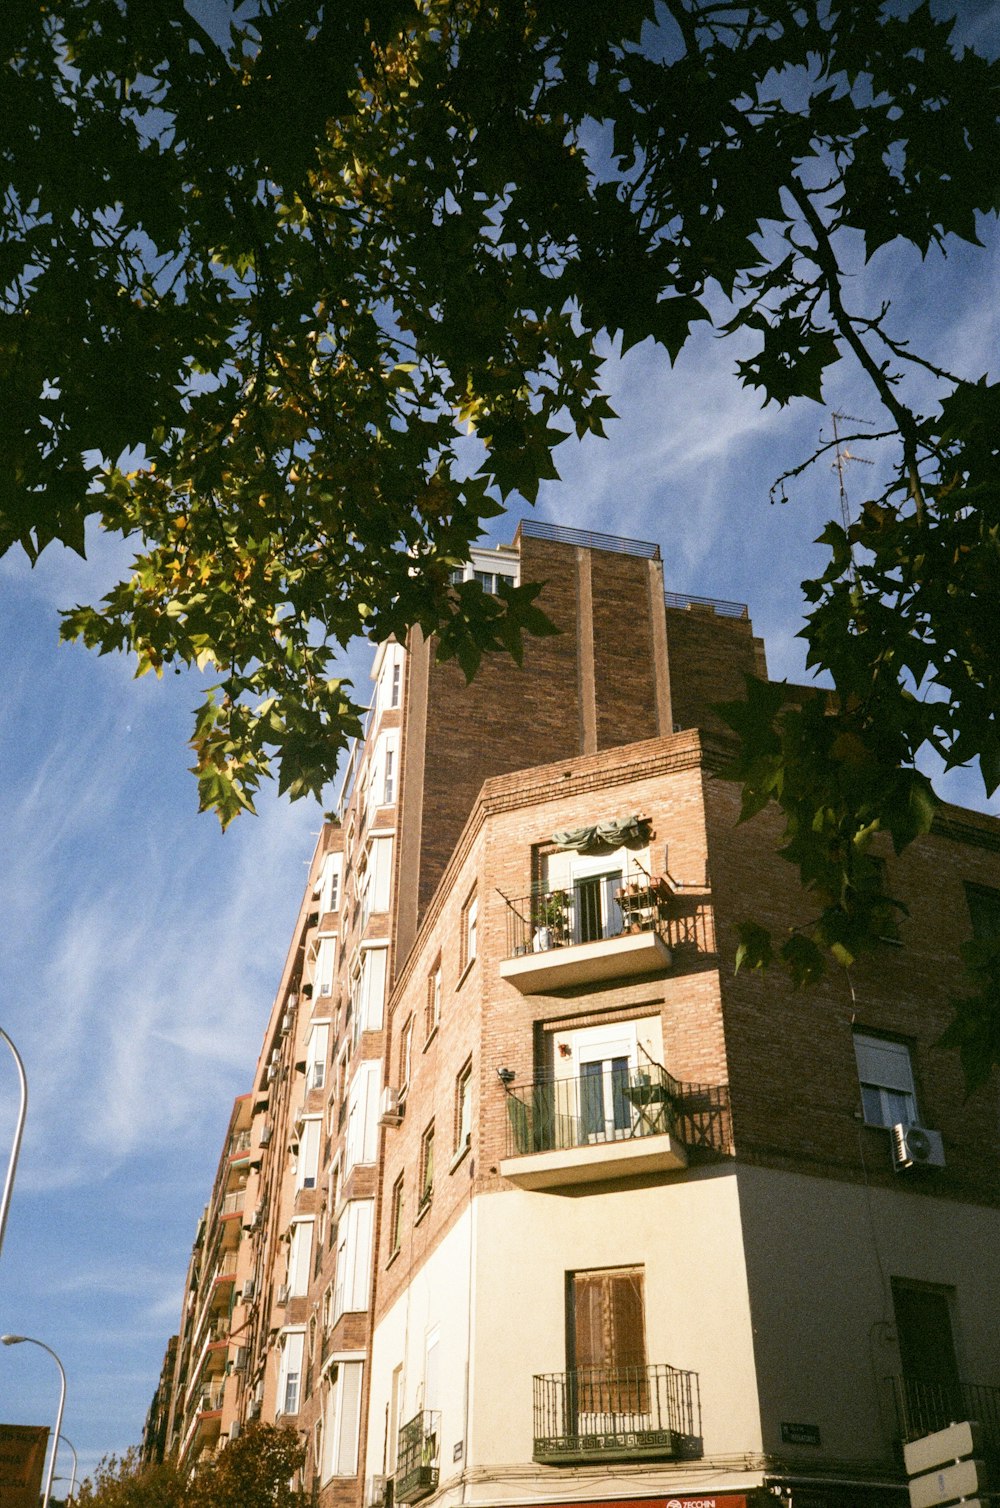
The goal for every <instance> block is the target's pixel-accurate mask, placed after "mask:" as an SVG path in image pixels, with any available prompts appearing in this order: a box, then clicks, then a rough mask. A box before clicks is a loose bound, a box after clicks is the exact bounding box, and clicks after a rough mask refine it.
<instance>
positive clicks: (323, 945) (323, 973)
mask: <svg viewBox="0 0 1000 1508" xmlns="http://www.w3.org/2000/svg"><path fill="white" fill-rule="evenodd" d="M336 961H337V939H336V938H335V937H332V936H330V935H324V936H322V937H320V938H319V939H318V941H317V945H316V973H315V976H314V977H315V981H316V994H317V995H318V996H327V997H329V996H330V995H332V994H333V971H334V965H335V963H336Z"/></svg>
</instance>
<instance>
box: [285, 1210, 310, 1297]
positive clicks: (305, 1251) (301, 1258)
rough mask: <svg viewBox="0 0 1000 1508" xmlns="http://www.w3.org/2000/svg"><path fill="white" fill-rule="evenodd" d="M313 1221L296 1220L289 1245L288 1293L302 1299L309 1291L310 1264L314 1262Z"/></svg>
mask: <svg viewBox="0 0 1000 1508" xmlns="http://www.w3.org/2000/svg"><path fill="white" fill-rule="evenodd" d="M313 1224H314V1222H313V1221H312V1220H296V1221H294V1222H293V1224H292V1232H291V1238H290V1240H289V1243H288V1293H289V1296H290V1297H292V1298H301V1297H302V1295H303V1294H305V1293H307V1292H308V1290H309V1264H310V1262H311V1260H312V1242H313Z"/></svg>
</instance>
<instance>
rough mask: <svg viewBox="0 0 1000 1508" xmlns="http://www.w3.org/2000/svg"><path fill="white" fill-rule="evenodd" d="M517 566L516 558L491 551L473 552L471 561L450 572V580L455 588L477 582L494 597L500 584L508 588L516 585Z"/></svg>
mask: <svg viewBox="0 0 1000 1508" xmlns="http://www.w3.org/2000/svg"><path fill="white" fill-rule="evenodd" d="M518 565H519V559H518V557H517V556H512V555H507V556H503V555H500V554H498V553H497V552H496V551H493V550H473V552H472V559H471V560H468V561H466V563H465V565H464V566H458V567H457V569H455V570H454V571H452V573H451V579H452V581H453V582H454V583H455V585H456V586H457V585H460V584H461V583H462V582H463V581H478V582H479V585H480V586H481V587H482V589H483V591H484V592H488V593H489V594H490V595H491V596H496V593H497V589H498V587H499V585H500V583H501V582H505V583H506V584H507V585H508V586H516V585H517V577H518Z"/></svg>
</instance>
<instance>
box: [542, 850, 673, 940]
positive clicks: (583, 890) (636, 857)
mask: <svg viewBox="0 0 1000 1508" xmlns="http://www.w3.org/2000/svg"><path fill="white" fill-rule="evenodd" d="M649 865H650V853H649V847H648V845H647V846H646V847H643V848H625V847H622V848H616V849H611V850H609V851H607V852H604V853H578V852H577V851H576V850H575V849H555V850H553V852H551V853H548V854H545V855H543V857H542V890H543V892H544V894H545V896H547V897H551V898H553V899H555V900H557V901H558V902H559V903H560V904H559V910H560V913H561V920H560V925H561V926H562V928H563V929H564V931H565V936H564V937H563V938H562V941H564V942H573V943H583V942H597V941H598V940H599V939H601V938H603V937H618V936H619V935H620V933H621V932H622V930H623V927H624V921H623V917H622V910H621V906H620V904H619V894H620V892H621V889H622V886H623V884H624V883H625V882H626V881H627V880H629V879H638V880H644V879H645V878H646V877H647V876H648V875H649ZM550 909H551V908H550ZM534 941H535V946H536V947H538V946H539V944H540V940H539V939H538V938H536V939H535V940H534Z"/></svg>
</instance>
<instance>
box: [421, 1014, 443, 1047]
mask: <svg viewBox="0 0 1000 1508" xmlns="http://www.w3.org/2000/svg"><path fill="white" fill-rule="evenodd" d="M440 1029H441V1023H440V1022H439V1021H435V1023H434V1025H433V1026H432V1027H431V1029H430V1031H429V1032H428V1033H427V1039H426V1041H425V1042H424V1045H423V1048H422V1049H421V1051H422V1052H426V1051H427V1049H428V1047H430V1045H431V1043H432V1042H433V1041H434V1038H435V1037H436V1036H437V1034H438V1032H439V1031H440Z"/></svg>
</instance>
